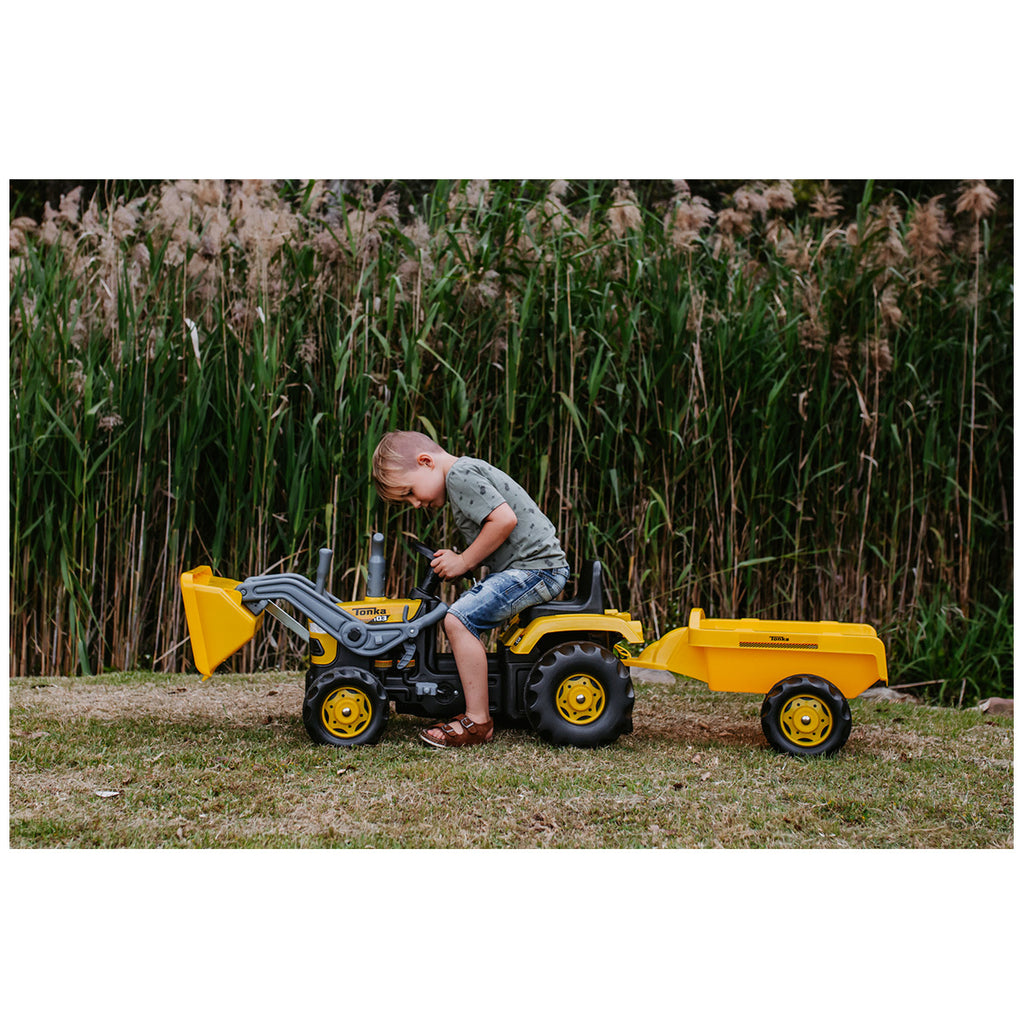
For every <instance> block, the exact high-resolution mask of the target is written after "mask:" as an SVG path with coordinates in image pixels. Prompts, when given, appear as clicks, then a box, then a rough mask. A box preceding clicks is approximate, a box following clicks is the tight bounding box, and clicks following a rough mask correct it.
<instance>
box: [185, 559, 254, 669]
mask: <svg viewBox="0 0 1024 1024" xmlns="http://www.w3.org/2000/svg"><path fill="white" fill-rule="evenodd" d="M238 582H239V581H238V580H229V579H227V577H224V576H214V575H213V571H212V570H211V568H210V566H208V565H200V566H199V567H198V568H196V569H190V570H189V571H188V572H183V573H182V574H181V597H182V600H183V602H184V604H185V620H186V622H187V623H188V633H189V637H190V639H191V640H192V655H193V657H194V658H195V663H196V668H197V669H198V670H199V671H200V672H201V673H202V675H203V678H204V679H205V678H207V677H209V676H211V675H213V670H214V669H215V668H216V667H217V666H218V665H219V664H220V663H221V662H222V661H224V660H225V659H227V658H230V657H231V655H232V654H234V653H235V651H237V650H238V649H239V648H240V647H244V646H245V645H246V644H247V643H248V642H249V641H250V640H252V638H253V636H254V635H255V633H256V627H257V626H258V625H259V623H260V620H261V619H262V618H263V613H262V612H261V613H260V614H259V615H253V614H252V612H250V611H249V609H248V608H245V607H243V606H242V596H241V594H239V593H238V591H237V590H235V587H237V586H238Z"/></svg>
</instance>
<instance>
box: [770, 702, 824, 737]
mask: <svg viewBox="0 0 1024 1024" xmlns="http://www.w3.org/2000/svg"><path fill="white" fill-rule="evenodd" d="M779 725H780V726H782V731H783V732H784V733H785V734H786V738H787V739H788V740H790V741H792V742H793V743H796V744H798V745H799V746H801V747H816V746H818V744H820V743H824V742H825V740H826V739H828V736H829V733H831V732H832V712H831V711H829V709H828V707H827V706H826V705H825V704H824V703H823V702H822V701H820V700H818V698H817V697H810V696H807V695H800V696H798V697H791V698H790V699H789V700H788V701H786V703H785V705H784V706H783V708H782V711H781V712H780V713H779Z"/></svg>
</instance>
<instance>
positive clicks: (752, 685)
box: [626, 608, 888, 755]
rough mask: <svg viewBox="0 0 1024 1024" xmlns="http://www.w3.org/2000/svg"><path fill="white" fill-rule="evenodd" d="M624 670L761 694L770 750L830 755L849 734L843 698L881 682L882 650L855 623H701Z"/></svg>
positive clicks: (693, 618)
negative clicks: (648, 670)
mask: <svg viewBox="0 0 1024 1024" xmlns="http://www.w3.org/2000/svg"><path fill="white" fill-rule="evenodd" d="M626 664H627V665H630V666H636V667H638V668H653V669H665V670H667V671H669V672H675V673H677V674H678V675H683V676H689V677H690V678H691V679H698V680H700V681H702V682H705V683H707V684H708V687H709V688H710V689H712V690H722V691H732V692H734V693H763V694H765V695H766V696H765V699H764V703H763V704H762V706H761V727H762V729H763V731H764V734H765V738H766V739H767V740H768V742H769V743H770V744H771V745H772V746H773V747H774V748H775V749H776V750H780V751H783V752H784V753H789V754H819V755H820V754H830V753H834V752H835V751H837V750H838V749H839V748H840V747H841V746H842V745H843V744H844V743H845V742H846V740H847V737H848V736H849V735H850V726H851V716H850V705H849V703H848V698H852V697H856V696H858V695H859V694H861V693H863V692H864V691H865V690H866V689H868V687H871V686H874V685H875V684H876V683H887V682H888V670H887V667H886V660H885V647H884V645H883V644H882V641H881V640H879V639H878V635H877V633H876V632H875V630H874V629H873V628H872V627H871V626H868V625H864V624H861V623H843V622H793V621H785V620H777V619H773V620H767V619H708V618H705V617H704V612H703V610H702V609H700V608H694V609H693V611H692V612H691V613H690V619H689V623H688V625H687V626H685V627H683V628H681V629H674V630H672V631H671V632H669V633H666V634H665V635H664V636H663V637H662V638H661V639H660V640H656V641H655V642H654V643H652V644H650V645H648V646H647V647H645V648H644V650H643V651H642V652H641V653H640V654H638V655H637V656H636V657H634V658H629V659H627V660H626Z"/></svg>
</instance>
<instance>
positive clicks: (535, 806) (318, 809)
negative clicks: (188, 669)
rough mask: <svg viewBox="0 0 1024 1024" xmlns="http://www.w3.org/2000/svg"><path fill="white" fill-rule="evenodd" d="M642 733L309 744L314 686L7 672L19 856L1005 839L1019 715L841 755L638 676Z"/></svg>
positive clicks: (973, 843)
mask: <svg viewBox="0 0 1024 1024" xmlns="http://www.w3.org/2000/svg"><path fill="white" fill-rule="evenodd" d="M636 689H637V704H636V712H635V716H634V723H635V728H634V732H633V733H632V735H630V736H627V737H624V738H623V739H621V740H620V741H619V742H618V743H617V744H615V745H614V746H611V747H606V748H601V749H598V750H576V749H573V748H556V747H551V746H548V745H547V744H545V743H543V742H541V741H540V740H539V739H538V738H537V737H536V736H534V735H533V734H532V733H531V732H529V731H528V730H523V729H505V730H502V731H500V732H499V734H498V736H497V739H496V741H495V742H494V743H492V744H489V745H487V746H485V747H478V748H473V749H472V750H464V751H435V750H431V749H428V748H426V747H424V746H422V745H421V744H420V743H419V742H418V741H417V740H416V732H417V730H418V729H419V728H420V727H421V726H422V722H421V721H420V720H418V719H414V718H410V717H407V716H394V717H392V720H391V722H390V723H389V725H388V728H387V730H386V731H385V733H384V737H383V739H382V740H381V742H380V743H379V744H378V745H377V746H374V747H366V748H354V749H347V750H336V749H333V748H327V747H320V746H316V745H313V744H311V743H310V742H309V740H308V738H307V737H306V734H305V730H304V728H303V726H302V721H301V716H300V710H301V698H302V681H301V677H300V676H297V675H294V674H280V673H266V674H258V675H252V676H231V675H220V676H215V677H214V678H213V679H211V680H209V681H208V682H205V683H203V682H200V681H199V680H198V679H196V678H195V677H188V676H177V675H171V676H157V675H149V674H141V675H134V674H131V673H128V674H124V675H119V676H106V677H99V678H86V679H57V678H53V679H16V680H14V681H13V682H12V684H11V690H10V698H11V717H10V729H11V744H10V746H11V773H10V786H11V790H10V830H11V831H10V841H11V845H12V846H15V847H143V848H157V847H399V848H441V847H444V848H610V847H614V848H634V847H643V848H646V847H670V848H680V847H686V848H692V847H727V848H761V847H771V848H808V847H828V848H883V847H890V848H892V847H899V848H913V847H947V848H952V847H961V848H962V847H1009V846H1012V842H1013V839H1012V834H1013V729H1012V720H1008V719H998V720H997V719H989V718H986V717H984V716H983V715H982V714H981V713H980V712H979V711H976V710H961V711H957V710H953V709H946V708H927V707H913V706H907V705H888V704H883V703H875V702H869V701H866V700H858V701H855V702H854V729H853V733H852V735H851V738H850V741H849V742H848V744H847V746H846V747H845V748H844V750H843V751H842V753H841V754H840V755H839V756H838V757H836V758H834V759H830V760H807V761H805V760H800V759H795V758H788V757H783V756H779V755H777V754H775V753H773V752H771V751H770V750H769V749H768V748H767V746H766V744H765V742H764V739H763V737H762V736H761V731H760V725H759V720H758V711H759V707H760V701H759V700H758V699H757V698H752V697H748V696H742V695H735V694H711V693H709V692H708V691H707V690H706V688H705V687H704V686H703V684H697V683H691V682H686V681H684V680H679V679H674V678H673V677H671V676H668V675H667V674H657V675H656V676H653V675H652V676H648V675H643V676H641V677H640V678H638V679H637V681H636Z"/></svg>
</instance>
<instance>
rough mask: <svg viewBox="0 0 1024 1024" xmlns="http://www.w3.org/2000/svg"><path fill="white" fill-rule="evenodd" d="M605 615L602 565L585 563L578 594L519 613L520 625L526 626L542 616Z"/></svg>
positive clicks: (536, 605) (582, 568) (578, 585)
mask: <svg viewBox="0 0 1024 1024" xmlns="http://www.w3.org/2000/svg"><path fill="white" fill-rule="evenodd" d="M582 612H586V613H593V614H596V615H602V614H603V613H604V587H603V586H602V584H601V563H600V562H584V563H583V565H582V567H581V569H580V574H579V581H578V583H577V584H576V594H575V596H574V597H571V598H569V599H568V600H567V601H548V602H547V603H546V604H535V605H532V606H531V607H529V608H527V609H526V610H525V611H521V612H520V613H519V625H520V626H525V625H526V624H527V623H528V622H532V621H533V620H534V619H539V618H540V617H541V616H542V615H571V614H573V613H577V614H579V613H582Z"/></svg>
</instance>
